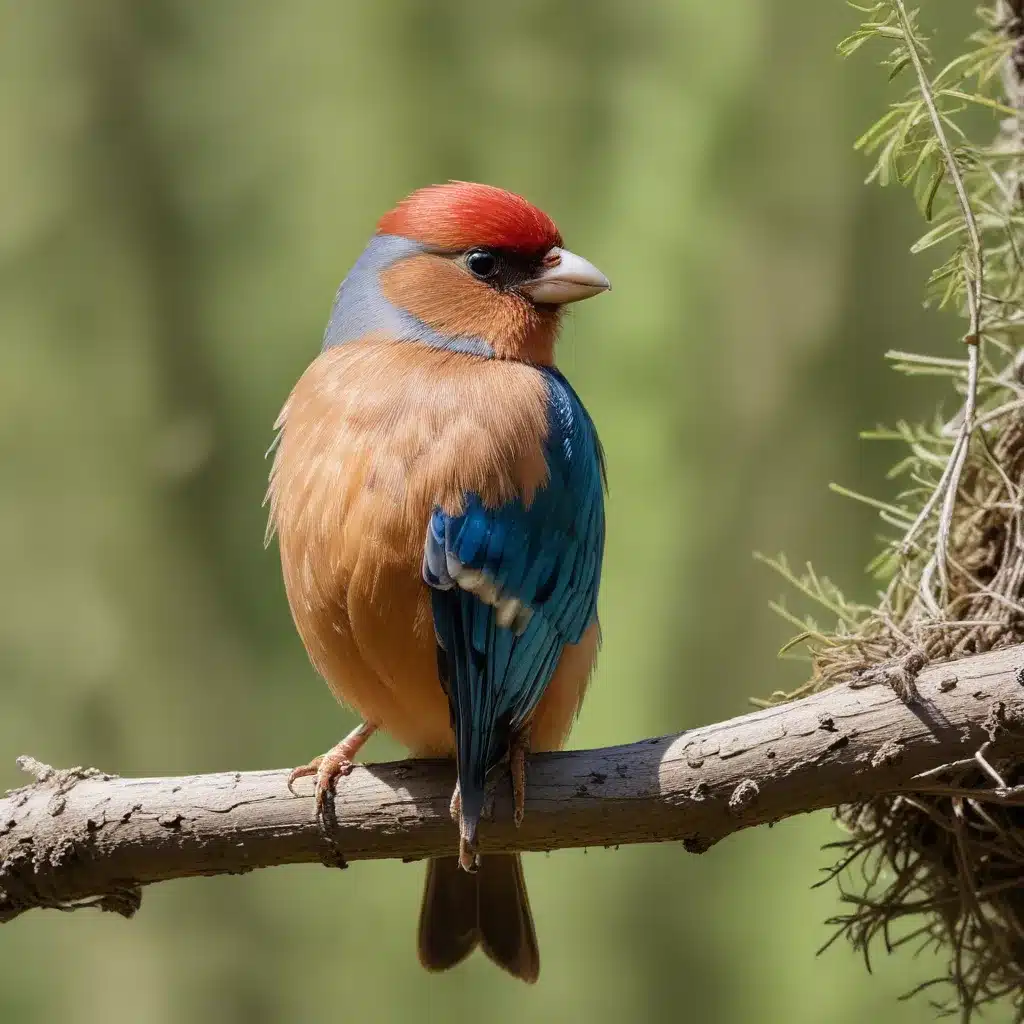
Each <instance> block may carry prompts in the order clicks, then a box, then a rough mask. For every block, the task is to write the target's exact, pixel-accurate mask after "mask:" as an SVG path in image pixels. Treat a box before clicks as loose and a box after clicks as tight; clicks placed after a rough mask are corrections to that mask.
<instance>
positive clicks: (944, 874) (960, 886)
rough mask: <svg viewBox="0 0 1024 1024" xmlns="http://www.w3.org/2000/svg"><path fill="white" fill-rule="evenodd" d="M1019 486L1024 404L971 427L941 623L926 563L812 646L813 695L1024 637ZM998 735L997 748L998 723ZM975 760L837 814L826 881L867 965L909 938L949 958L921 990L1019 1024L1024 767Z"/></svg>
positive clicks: (1010, 387)
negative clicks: (922, 582) (834, 855)
mask: <svg viewBox="0 0 1024 1024" xmlns="http://www.w3.org/2000/svg"><path fill="white" fill-rule="evenodd" d="M1009 373H1011V374H1012V379H1010V378H1004V380H1005V384H1004V387H998V388H997V389H996V390H997V391H1002V393H1003V395H1004V396H1006V400H1005V401H1004V402H1003V403H1002V405H1003V406H1005V405H1006V404H1007V402H1011V403H1012V402H1014V401H1019V400H1020V398H1021V396H1022V395H1024V385H1022V383H1021V379H1020V378H1021V374H1020V366H1019V363H1016V364H1015V365H1014V366H1013V367H1011V369H1010V371H1009ZM1004 388H1005V390H1004ZM1008 392H1009V394H1007V393H1008ZM983 420H984V415H983V416H982V421H983ZM1022 487H1024V416H1022V412H1021V409H1019V408H1017V409H1011V410H1008V411H1007V412H1006V413H1005V414H1004V415H1002V416H1000V417H997V419H996V420H995V421H994V422H992V423H989V424H988V425H987V426H984V425H983V426H981V427H979V428H978V429H977V431H976V434H975V438H974V440H973V443H972V447H971V449H970V454H969V456H968V460H967V462H966V464H965V466H964V472H963V476H962V478H961V482H960V489H959V498H958V502H957V505H956V509H955V513H954V519H953V524H952V530H951V533H950V538H949V547H948V585H947V588H946V593H945V600H944V602H943V605H942V608H941V611H942V617H941V618H936V617H935V615H934V609H932V610H929V609H928V608H927V607H926V606H925V605H924V604H923V603H922V601H921V599H920V595H919V592H918V591H917V589H916V588H915V586H914V581H915V579H917V578H919V575H920V572H921V571H922V567H921V564H920V563H919V564H918V566H917V567H916V571H915V569H914V566H913V565H911V566H910V567H909V568H908V569H907V571H905V572H904V573H901V574H900V575H899V576H898V577H897V578H896V579H895V581H894V582H893V584H892V585H891V586H890V588H889V591H888V593H887V594H886V597H885V600H884V602H883V605H882V607H881V609H879V610H877V611H875V612H873V613H871V614H870V615H869V617H868V618H867V619H866V620H865V621H863V622H862V624H861V625H860V627H859V628H858V629H857V630H856V631H855V632H853V633H851V634H849V635H846V636H842V635H840V636H833V637H830V638H829V639H830V642H829V643H828V644H826V645H818V646H817V647H816V650H815V652H814V674H813V679H812V682H811V683H810V684H809V686H808V687H807V688H805V689H810V688H813V689H821V688H824V687H827V686H831V685H836V684H838V683H845V684H850V683H853V684H854V685H856V684H857V683H858V682H860V681H863V682H867V681H868V680H869V679H870V678H871V677H872V675H874V676H876V677H878V681H880V682H882V681H884V682H889V683H890V684H894V685H895V686H896V688H897V689H899V688H900V683H901V682H902V683H903V684H904V685H906V686H909V687H910V688H911V689H912V686H913V677H914V675H916V672H917V671H919V670H920V668H921V667H922V666H923V665H925V664H927V663H929V662H933V661H948V660H952V659H956V658H960V657H964V656H966V655H969V654H975V653H981V652H984V651H989V650H992V649H994V648H998V647H1005V646H1008V645H1012V644H1017V643H1020V642H1021V641H1022V640H1024V529H1022V527H1024V524H1022V512H1024V509H1022V506H1021V488H1022ZM931 540H933V538H931V537H928V536H927V535H925V536H923V537H921V538H920V540H919V544H918V546H917V548H916V550H917V552H918V554H917V556H916V557H917V558H919V559H924V558H925V554H926V552H927V550H928V547H929V543H930V542H931ZM911 561H912V562H913V558H912V559H911ZM880 666H881V668H880ZM882 677H886V678H882ZM905 696H909V697H911V699H912V696H913V695H912V693H911V694H905ZM991 728H992V732H991V734H990V735H991V737H992V740H993V741H994V742H996V743H997V742H998V733H999V730H1000V728H1001V727H1000V725H999V723H998V722H993V723H992V724H991ZM985 747H988V744H986V745H985ZM976 753H978V752H975V751H965V757H964V760H963V761H960V762H957V763H956V764H954V765H949V766H947V767H946V768H945V769H944V770H942V771H939V772H936V773H934V774H932V775H931V776H930V777H929V778H928V779H927V780H926V781H923V782H922V786H921V790H920V791H915V792H913V793H906V794H901V795H899V796H892V797H880V798H876V799H872V800H868V801H865V802H861V803H856V804H851V805H849V806H845V807H841V808H840V809H839V810H838V812H837V816H838V818H839V820H840V822H841V823H842V824H843V825H844V826H845V827H846V828H847V829H848V831H849V832H850V837H849V838H848V839H846V840H844V841H843V842H841V843H839V844H837V846H838V847H839V849H840V851H841V857H840V861H839V863H838V864H837V865H836V868H835V871H834V873H833V874H832V875H830V877H838V878H839V880H840V884H841V886H842V887H843V897H844V900H845V901H846V902H847V904H848V905H849V906H850V907H851V909H850V910H849V912H848V913H846V914H844V915H842V916H840V917H837V918H835V919H834V920H833V921H832V922H831V923H832V924H834V925H836V926H838V931H837V934H838V935H846V936H847V937H848V938H849V939H850V940H851V941H852V942H853V944H854V946H855V947H856V948H858V949H860V950H861V951H863V952H864V954H865V957H867V955H868V951H869V948H870V947H871V946H872V945H873V942H874V940H876V939H882V940H883V941H884V943H885V945H886V948H888V949H892V948H895V947H896V946H901V945H905V944H907V943H914V944H917V945H918V946H920V947H922V948H925V947H929V946H931V947H934V948H936V949H945V950H948V951H950V959H949V969H948V975H947V977H946V978H937V979H935V980H934V981H929V982H926V983H925V984H924V985H922V986H919V989H921V988H926V987H928V986H930V985H933V984H935V983H937V982H938V983H941V982H943V981H950V982H952V984H953V985H954V986H955V987H956V995H957V998H956V1003H957V1004H959V1010H960V1012H961V1013H962V1015H963V1017H964V1019H967V1018H969V1017H970V1016H971V1014H972V1012H973V1010H974V1009H975V1008H977V1007H978V1006H980V1005H982V1004H984V1003H986V1002H989V1001H991V1000H993V999H996V998H999V997H1003V996H1010V997H1011V998H1012V1001H1013V1003H1014V1006H1015V1010H1016V1014H1017V1018H1018V1019H1024V764H1021V763H1014V762H1012V761H1009V762H1008V761H1006V760H1005V759H1003V760H1000V759H999V758H992V757H988V756H986V751H985V749H984V748H983V750H982V751H981V752H980V756H979V757H976V756H974V755H975V754H976ZM1016 787H1020V789H1016ZM851 869H852V870H853V871H854V873H855V876H856V878H857V891H853V889H852V887H851V884H850V870H851ZM844 876H845V879H846V881H845V883H844ZM919 989H917V990H915V991H918V990H919ZM937 1005H939V1006H941V1007H942V1008H943V1009H948V1010H950V1012H953V1010H954V1009H955V1007H951V1006H949V1005H948V1004H945V1005H944V1004H942V1003H938V1004H937Z"/></svg>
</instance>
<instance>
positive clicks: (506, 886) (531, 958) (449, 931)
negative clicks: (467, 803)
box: [419, 853, 540, 984]
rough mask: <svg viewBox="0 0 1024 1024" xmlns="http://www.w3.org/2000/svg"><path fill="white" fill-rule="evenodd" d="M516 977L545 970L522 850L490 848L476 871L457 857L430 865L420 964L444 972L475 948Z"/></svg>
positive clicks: (422, 914) (529, 977)
mask: <svg viewBox="0 0 1024 1024" xmlns="http://www.w3.org/2000/svg"><path fill="white" fill-rule="evenodd" d="M477 945H479V946H481V947H482V948H483V951H484V953H486V954H487V956H488V957H489V958H490V959H491V960H493V961H494V963H496V964H497V965H498V966H499V967H501V968H502V969H503V970H506V971H508V973H509V974H511V975H513V977H516V978H521V979H522V980H523V981H525V982H529V983H531V984H532V983H533V982H535V981H536V980H537V976H538V974H540V951H539V950H538V948H537V933H536V931H535V930H534V927H533V916H532V915H531V913H530V899H529V897H528V896H527V894H526V879H525V878H524V877H523V865H522V861H521V860H520V858H519V854H517V853H490V854H487V855H486V856H484V857H481V858H480V861H479V867H478V868H477V870H476V871H474V872H473V873H472V874H471V873H469V872H467V871H463V870H462V869H461V868H460V867H459V861H458V858H457V857H442V858H440V859H438V860H432V861H430V862H429V864H428V865H427V883H426V886H425V887H424V890H423V906H422V908H421V910H420V931H419V955H420V963H421V964H423V966H424V967H426V969H427V970H428V971H445V970H447V969H448V968H449V967H454V966H455V965H456V964H457V963H460V962H461V961H462V960H464V959H465V958H466V957H467V956H469V954H470V953H472V952H473V950H474V949H476V947H477Z"/></svg>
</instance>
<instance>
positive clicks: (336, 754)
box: [288, 722, 377, 816]
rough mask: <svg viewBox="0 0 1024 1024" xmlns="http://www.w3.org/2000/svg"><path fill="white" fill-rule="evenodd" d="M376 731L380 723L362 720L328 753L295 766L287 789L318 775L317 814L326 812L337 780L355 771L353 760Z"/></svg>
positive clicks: (289, 777) (291, 788)
mask: <svg viewBox="0 0 1024 1024" xmlns="http://www.w3.org/2000/svg"><path fill="white" fill-rule="evenodd" d="M376 731H377V726H375V725H371V724H370V723H369V722H361V723H360V724H359V725H357V726H356V727H355V728H354V729H353V730H352V731H351V732H350V733H349V734H348V735H347V736H346V737H345V738H344V739H343V740H342V741H341V742H340V743H336V744H335V745H334V746H333V747H331V749H330V750H328V751H327V753H326V754H321V755H320V756H319V757H314V758H313V760H312V761H310V762H309V764H304V765H300V766H299V767H298V768H293V769H292V773H291V775H289V776H288V788H289V789H290V790H291V791H292V792H293V793H294V792H295V790H294V789H293V786H294V783H295V782H296V781H297V780H298V779H304V778H306V777H307V776H310V775H313V776H315V777H316V813H317V815H318V816H320V815H322V814H323V813H324V808H325V806H326V803H327V799H328V797H330V796H333V795H334V784H335V782H337V780H338V779H340V778H343V777H344V776H346V775H350V774H351V773H352V769H353V768H354V767H355V762H354V761H353V760H352V759H353V758H354V757H355V756H356V754H358V753H359V751H360V750H361V749H362V747H363V744H364V743H366V741H367V740H368V739H369V738H370V737H371V736H372V735H373V734H374V733H375V732H376Z"/></svg>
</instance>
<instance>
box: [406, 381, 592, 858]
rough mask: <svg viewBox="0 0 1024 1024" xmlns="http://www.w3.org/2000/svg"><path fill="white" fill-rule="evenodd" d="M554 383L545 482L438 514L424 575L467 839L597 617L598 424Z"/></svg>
mask: <svg viewBox="0 0 1024 1024" xmlns="http://www.w3.org/2000/svg"><path fill="white" fill-rule="evenodd" d="M541 372H542V374H543V377H544V380H545V383H546V386H547V392H548V400H547V431H546V436H545V444H544V450H545V457H546V460H547V463H548V468H549V477H548V480H547V483H546V484H545V485H544V486H543V487H542V488H540V489H539V490H538V491H537V493H536V494H535V495H534V496H533V499H532V500H531V501H526V500H524V499H523V498H520V497H516V498H515V499H513V500H512V501H508V502H505V503H504V504H502V505H500V506H498V507H495V506H494V505H493V503H488V502H487V501H485V500H482V499H481V498H480V496H478V495H476V494H473V493H469V494H467V496H466V498H465V502H464V508H463V509H462V510H461V511H460V512H459V513H458V514H456V515H452V514H450V513H448V512H446V511H445V510H444V509H441V508H436V509H434V511H433V513H432V515H431V517H430V521H429V524H428V528H427V531H426V538H425V542H424V554H423V574H424V579H425V581H426V582H427V583H428V584H429V585H430V586H431V587H433V588H434V592H433V598H432V608H433V617H434V628H435V630H436V632H437V637H438V643H439V645H440V647H441V649H442V651H443V658H444V660H445V664H446V668H445V672H444V677H445V679H446V685H447V689H448V693H449V700H450V702H451V708H452V721H453V724H454V730H455V739H456V749H457V757H458V771H459V786H460V792H461V798H462V809H463V821H464V824H465V828H466V833H465V834H466V835H467V837H468V838H469V840H470V841H471V842H472V840H473V836H474V833H475V827H476V821H477V819H478V817H479V813H480V809H481V808H482V806H483V799H484V781H485V779H486V776H487V773H488V772H489V771H490V769H491V768H493V767H494V766H495V765H496V764H497V763H498V762H499V761H500V760H502V759H503V758H504V756H505V755H506V754H507V752H508V747H509V741H510V739H511V736H512V735H513V733H515V732H519V731H522V730H524V729H525V728H526V727H527V725H528V723H529V722H530V721H531V718H532V716H533V715H534V712H535V711H536V710H537V708H538V705H539V703H540V701H541V698H542V697H543V695H544V692H545V690H546V688H547V686H548V684H549V683H550V682H551V680H552V677H553V676H554V674H555V671H556V668H557V666H558V665H559V661H560V659H561V657H562V653H563V651H564V650H565V649H566V648H567V646H570V645H578V644H580V643H581V642H582V641H583V639H584V636H585V634H586V633H587V631H588V630H589V629H590V628H591V627H592V626H593V625H594V623H595V622H596V619H597V595H598V589H599V586H600V575H601V560H602V555H603V549H604V495H603V483H604V479H603V478H604V474H603V461H602V457H601V449H600V444H599V442H598V440H597V434H596V432H595V430H594V426H593V423H592V422H591V420H590V417H589V416H588V415H587V413H586V410H585V409H584V408H583V405H582V403H580V401H579V398H578V397H577V396H576V394H575V392H574V391H573V390H572V388H571V387H570V386H569V384H568V382H567V381H566V380H565V378H564V377H562V375H561V374H560V373H558V372H557V371H555V370H543V371H541Z"/></svg>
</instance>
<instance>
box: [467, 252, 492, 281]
mask: <svg viewBox="0 0 1024 1024" xmlns="http://www.w3.org/2000/svg"><path fill="white" fill-rule="evenodd" d="M466 266H467V268H468V269H469V272H470V273H471V274H472V275H473V276H474V277H479V278H480V280H481V281H486V280H487V278H489V277H494V275H495V274H496V273H497V271H498V258H497V256H495V255H494V253H493V252H488V251H487V250H486V249H472V250H470V252H469V253H467V255H466Z"/></svg>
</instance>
